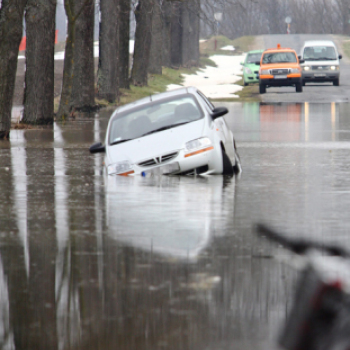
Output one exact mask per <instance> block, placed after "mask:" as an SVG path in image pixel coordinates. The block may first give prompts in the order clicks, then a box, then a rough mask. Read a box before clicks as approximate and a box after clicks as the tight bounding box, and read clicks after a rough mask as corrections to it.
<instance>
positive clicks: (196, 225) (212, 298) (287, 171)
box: [0, 103, 350, 350]
mask: <svg viewBox="0 0 350 350" xmlns="http://www.w3.org/2000/svg"><path fill="white" fill-rule="evenodd" d="M221 105H225V106H227V107H228V108H229V110H230V113H229V114H228V115H227V116H226V120H227V122H228V124H229V125H230V127H231V128H232V130H233V132H234V135H235V138H236V142H237V147H238V150H239V154H240V157H241V163H242V168H243V172H242V174H241V175H239V176H237V177H233V178H226V177H222V176H211V177H166V176H164V177H161V178H159V177H151V178H143V177H106V176H105V175H104V172H103V156H102V155H101V154H97V155H91V154H90V153H89V151H88V148H89V146H90V145H91V144H92V143H94V142H96V141H99V140H103V137H104V131H105V129H106V126H107V122H108V117H109V113H108V112H101V113H100V114H99V115H96V116H95V117H92V118H90V119H81V120H76V121H74V122H66V123H64V124H55V125H54V127H53V129H48V130H12V131H11V141H10V142H1V143H0V198H1V200H0V348H1V349H6V350H7V349H16V350H18V349H26V350H28V349H36V350H40V349H45V350H51V349H60V350H61V349H62V350H66V349H85V350H90V349H91V350H92V349H94V350H95V349H102V350H108V349H119V350H123V349H125V350H126V349H128V350H132V349H135V350H136V349H137V350H141V349H142V350H148V349H149V350H155V349H169V350H173V349H174V350H175V349H181V350H186V349H189V350H190V349H191V350H197V349H198V350H199V349H200V350H229V349H230V350H231V349H234V350H249V349H252V350H253V349H254V350H260V349H261V350H263V349H264V350H267V349H269V350H271V349H277V346H276V345H275V338H276V336H277V334H278V331H279V329H280V326H281V324H282V323H283V320H284V319H285V317H286V315H287V314H288V311H289V308H290V305H291V302H292V293H291V292H292V287H293V286H294V284H295V279H296V273H295V271H294V270H293V269H291V268H290V267H289V266H286V265H285V264H283V263H281V262H280V261H279V260H276V259H274V256H276V255H283V254H286V253H284V251H283V250H282V249H281V248H279V247H276V245H275V244H273V243H269V242H267V241H266V240H264V239H262V238H259V237H257V236H256V235H255V233H254V225H255V224H256V223H258V222H264V223H267V224H270V225H271V226H272V227H274V228H276V229H280V230H282V231H283V232H285V234H286V235H289V236H295V237H297V236H300V237H304V238H309V239H320V240H322V241H324V242H333V243H337V244H340V245H342V246H343V247H346V248H349V249H350V240H349V228H350V216H349V214H348V208H349V205H350V176H349V175H350V165H349V153H350V119H349V113H350V105H349V104H334V103H333V104H308V103H305V104H272V105H269V104H259V103H224V104H221Z"/></svg>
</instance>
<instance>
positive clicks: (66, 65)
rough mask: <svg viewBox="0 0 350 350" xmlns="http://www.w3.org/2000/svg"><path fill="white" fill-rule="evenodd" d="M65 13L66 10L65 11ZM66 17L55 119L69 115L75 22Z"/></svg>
mask: <svg viewBox="0 0 350 350" xmlns="http://www.w3.org/2000/svg"><path fill="white" fill-rule="evenodd" d="M66 13H67V10H66ZM67 17H68V28H67V39H66V46H65V51H64V62H63V79H62V92H61V99H60V105H59V107H58V112H57V119H60V120H62V119H66V118H68V117H69V115H70V113H71V108H70V101H71V95H72V82H73V59H74V55H73V46H74V41H75V20H73V19H72V17H70V16H69V14H68V13H67Z"/></svg>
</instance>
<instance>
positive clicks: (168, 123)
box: [109, 94, 204, 145]
mask: <svg viewBox="0 0 350 350" xmlns="http://www.w3.org/2000/svg"><path fill="white" fill-rule="evenodd" d="M203 117H204V114H203V112H202V110H201V109H200V107H199V105H198V104H197V102H196V100H195V99H194V98H193V97H192V95H189V94H188V95H182V96H177V97H176V98H171V99H165V100H161V101H154V102H150V103H148V104H146V105H143V106H141V107H139V108H135V109H132V110H130V111H126V112H122V113H120V115H117V116H116V117H114V119H113V120H112V124H111V128H110V133H109V144H110V145H112V144H117V143H121V142H125V141H129V140H133V139H135V138H139V137H142V136H146V135H149V134H151V133H155V132H158V131H162V130H166V129H170V128H173V127H177V126H179V125H183V124H186V123H190V122H193V121H196V120H199V119H201V118H203Z"/></svg>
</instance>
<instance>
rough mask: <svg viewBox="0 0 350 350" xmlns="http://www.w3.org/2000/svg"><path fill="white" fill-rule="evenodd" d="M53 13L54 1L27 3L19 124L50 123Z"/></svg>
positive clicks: (32, 0) (52, 104)
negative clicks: (21, 112)
mask: <svg viewBox="0 0 350 350" xmlns="http://www.w3.org/2000/svg"><path fill="white" fill-rule="evenodd" d="M55 12H56V0H28V3H27V7H26V16H25V19H26V34H27V43H26V73H25V92H24V113H23V120H22V122H23V123H30V124H50V123H53V116H54V54H55Z"/></svg>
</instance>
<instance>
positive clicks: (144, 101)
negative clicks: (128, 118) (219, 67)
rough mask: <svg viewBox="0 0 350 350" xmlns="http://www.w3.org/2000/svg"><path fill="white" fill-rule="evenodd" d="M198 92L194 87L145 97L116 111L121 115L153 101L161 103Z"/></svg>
mask: <svg viewBox="0 0 350 350" xmlns="http://www.w3.org/2000/svg"><path fill="white" fill-rule="evenodd" d="M196 92H197V88H196V87H194V86H189V87H181V88H178V89H174V90H171V91H166V92H160V93H158V94H154V95H150V96H148V97H144V98H142V99H140V100H137V101H134V102H131V103H128V104H126V105H123V106H120V107H118V108H117V109H116V111H115V112H117V111H118V113H120V112H124V111H127V110H129V109H133V108H135V107H139V106H142V105H145V104H148V103H150V102H153V101H159V100H162V99H165V98H169V97H175V96H180V95H184V94H195V93H196Z"/></svg>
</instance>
